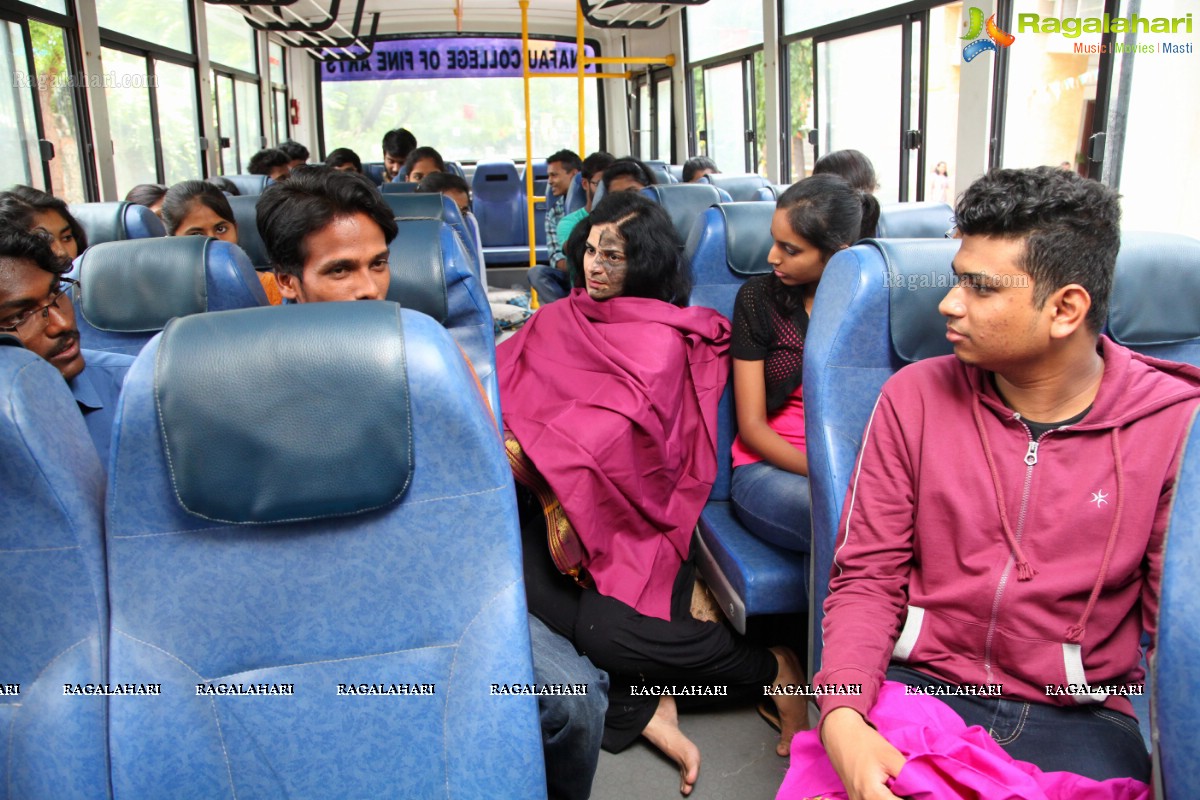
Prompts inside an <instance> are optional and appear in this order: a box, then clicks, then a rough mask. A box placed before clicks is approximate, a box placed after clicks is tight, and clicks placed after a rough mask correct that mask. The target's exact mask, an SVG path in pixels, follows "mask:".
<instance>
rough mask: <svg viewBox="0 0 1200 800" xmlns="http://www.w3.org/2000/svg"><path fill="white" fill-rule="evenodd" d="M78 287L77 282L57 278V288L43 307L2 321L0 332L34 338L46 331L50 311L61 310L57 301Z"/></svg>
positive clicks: (70, 279)
mask: <svg viewBox="0 0 1200 800" xmlns="http://www.w3.org/2000/svg"><path fill="white" fill-rule="evenodd" d="M78 285H79V281H77V280H74V279H72V278H59V279H58V284H57V286H55V287H54V289H53V290H52V293H51V295H50V299H49V300H47V301H46V303H45V305H40V306H38V307H37V308H32V309H30V310H28V311H22V312H21V313H20V314H17V315H16V316H12V317H9V318H8V319H6V320H4V322H3V324H0V331H5V332H8V333H16V334H17V335H18V336H20V337H21V338H28V337H30V336H36V335H37V334H39V333H41V332H42V331H44V330H46V323H47V321H48V320H49V319H50V309H51V308H56V309H57V308H62V306H60V305H59V301H60V300H62V297H63V295H65V294H66V293H67V292H69V291H71V288H72V287H74V286H78Z"/></svg>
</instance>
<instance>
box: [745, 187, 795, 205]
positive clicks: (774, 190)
mask: <svg viewBox="0 0 1200 800" xmlns="http://www.w3.org/2000/svg"><path fill="white" fill-rule="evenodd" d="M790 188H792V185H791V184H790V183H772V184H769V185H767V186H764V187H762V188H761V189H759V190H758V191H757V192H755V197H754V199H755V200H770V201H772V202H775V201H777V200H778V199H779V198H780V197H781V196H782V195H783V193H784V192H786V191H787V190H788V189H790Z"/></svg>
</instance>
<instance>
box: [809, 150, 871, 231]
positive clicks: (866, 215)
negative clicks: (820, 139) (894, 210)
mask: <svg viewBox="0 0 1200 800" xmlns="http://www.w3.org/2000/svg"><path fill="white" fill-rule="evenodd" d="M812 174H813V175H837V176H838V177H840V178H841V179H842V180H844V181H845V182H846V183H848V184H850V186H851V188H854V189H857V190H859V191H860V192H863V193H864V194H871V195H873V194H874V193H875V190H876V189H878V188H879V182H878V181H877V180H876V179H875V165H874V164H872V163H871V159H869V158H867V157H866V156H865V155H863V154H862V153H860V152H859V151H858V150H834V151H833V152H832V153H826V154H825V155H823V156H821V157H820V158H818V159H817V163H816V164H813V172H812ZM878 228H879V203H878V202H876V203H875V206H874V208H873V209H867V208H865V207H864V209H863V218H862V227H861V228H860V229H859V232H858V238H859V239H869V238H871V237H872V236H874V235H875V232H876V231H877V230H878Z"/></svg>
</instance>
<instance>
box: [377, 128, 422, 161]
mask: <svg viewBox="0 0 1200 800" xmlns="http://www.w3.org/2000/svg"><path fill="white" fill-rule="evenodd" d="M416 149H417V137H415V136H413V135H412V134H411V133H409V132H408V130H407V129H405V128H396V129H395V130H390V131H388V132H387V133H385V134H384V135H383V152H384V153H385V154H386V155H389V156H391V157H392V158H408V155H409V153H411V152H412V151H413V150H416Z"/></svg>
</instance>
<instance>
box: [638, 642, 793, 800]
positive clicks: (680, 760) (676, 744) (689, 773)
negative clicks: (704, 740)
mask: <svg viewBox="0 0 1200 800" xmlns="http://www.w3.org/2000/svg"><path fill="white" fill-rule="evenodd" d="M793 658H795V656H793ZM642 736H645V737H646V738H647V739H649V740H650V743H651V744H652V745H654V746H655V747H657V748H658V749H659V750H662V751H663V752H664V753H666V754H667V755H668V756H670V757H671V760H672V761H674V762H675V763H676V764H678V765H679V793H680V794H682V795H684V796H687V795H689V794H691V793H692V787H694V786H695V785H696V779H697V778H698V777H700V748H699V747H696V745H695V744H694V743H693V742H692V740H691V739H689V738H687V737H686V736H684V735H683V731H681V730H680V729H679V714H678V713H677V712H676V710H675V698H674V697H671V696H669V695H666V696H663V697H662V698H660V699H659V701H658V709H657V710H656V711H655V712H654V716H653V717H651V718H650V721H649V722H648V723H646V727H645V728H644V729H643V730H642Z"/></svg>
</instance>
